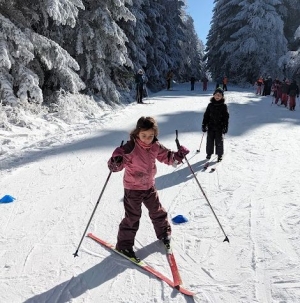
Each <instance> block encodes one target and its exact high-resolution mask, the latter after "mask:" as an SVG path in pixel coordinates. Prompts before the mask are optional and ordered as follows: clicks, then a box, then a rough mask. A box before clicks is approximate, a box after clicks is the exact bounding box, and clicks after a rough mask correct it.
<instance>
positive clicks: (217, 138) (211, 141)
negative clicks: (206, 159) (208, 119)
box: [206, 130, 224, 156]
mask: <svg viewBox="0 0 300 303" xmlns="http://www.w3.org/2000/svg"><path fill="white" fill-rule="evenodd" d="M214 146H215V147H216V154H217V155H218V156H222V155H223V153H224V144H223V134H222V131H221V130H208V131H207V139H206V154H207V155H212V154H213V153H214Z"/></svg>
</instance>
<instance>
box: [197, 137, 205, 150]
mask: <svg viewBox="0 0 300 303" xmlns="http://www.w3.org/2000/svg"><path fill="white" fill-rule="evenodd" d="M203 137H204V133H203V135H202V138H201V141H200V145H199V149H197V153H200V149H201V145H202V141H203Z"/></svg>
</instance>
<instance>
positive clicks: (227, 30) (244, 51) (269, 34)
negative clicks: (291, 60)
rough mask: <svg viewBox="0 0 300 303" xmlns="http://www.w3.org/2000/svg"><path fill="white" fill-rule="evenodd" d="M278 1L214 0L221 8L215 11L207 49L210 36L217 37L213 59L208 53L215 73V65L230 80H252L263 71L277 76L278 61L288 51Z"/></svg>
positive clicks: (216, 70) (216, 69) (211, 47)
mask: <svg viewBox="0 0 300 303" xmlns="http://www.w3.org/2000/svg"><path fill="white" fill-rule="evenodd" d="M280 3H281V2H280V1H278V0H266V1H264V2H262V1H260V0H243V1H238V0H231V1H227V3H225V2H224V1H223V0H222V1H217V3H216V8H217V9H219V10H220V11H219V12H218V11H217V10H215V12H214V21H215V20H216V22H215V24H214V25H213V26H214V27H213V26H212V30H211V32H212V34H211V36H210V37H209V42H210V49H209V51H210V50H211V49H213V46H212V43H213V40H212V38H213V35H214V36H215V37H216V36H217V41H215V42H216V45H217V46H216V48H217V50H216V51H212V55H213V56H212V58H211V57H210V54H208V60H209V67H210V68H211V70H212V72H213V73H214V75H216V74H217V73H218V72H219V70H218V68H217V66H222V67H223V70H225V72H226V74H227V75H229V77H231V79H235V80H238V81H249V82H252V81H253V80H254V79H255V78H256V77H257V76H258V75H259V74H266V73H268V74H273V75H275V76H279V74H280V73H281V70H280V68H279V66H278V60H279V58H280V57H281V56H282V55H283V54H284V53H285V52H286V50H287V41H286V39H285V37H284V33H283V21H282V19H281V16H280V14H279V13H278V11H277V9H278V5H279V4H280ZM224 12H226V13H227V14H226V15H225V13H224ZM232 14H234V15H235V16H234V17H233V16H232ZM221 33H222V35H221ZM218 46H220V47H219V50H218ZM218 55H219V56H218ZM214 59H215V61H214ZM219 69H220V68H219Z"/></svg>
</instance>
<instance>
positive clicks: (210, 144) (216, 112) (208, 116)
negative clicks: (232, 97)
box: [202, 88, 229, 162]
mask: <svg viewBox="0 0 300 303" xmlns="http://www.w3.org/2000/svg"><path fill="white" fill-rule="evenodd" d="M228 121H229V112H228V108H227V105H226V104H225V99H224V92H223V90H222V89H221V88H217V89H216V90H215V92H214V94H213V97H212V98H211V99H210V103H209V104H208V106H207V108H206V111H205V113H204V116H203V121H202V131H203V132H206V131H207V141H206V154H207V156H206V159H210V158H211V155H212V154H213V152H214V146H215V147H216V150H215V152H216V154H217V155H218V162H220V161H222V156H223V153H224V142H223V134H226V133H227V131H228Z"/></svg>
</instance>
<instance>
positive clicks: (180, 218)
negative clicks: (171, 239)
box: [172, 215, 189, 224]
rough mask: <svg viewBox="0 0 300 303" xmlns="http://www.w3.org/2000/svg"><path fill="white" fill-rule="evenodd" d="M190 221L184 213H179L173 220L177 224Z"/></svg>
mask: <svg viewBox="0 0 300 303" xmlns="http://www.w3.org/2000/svg"><path fill="white" fill-rule="evenodd" d="M188 221H189V220H188V219H187V218H186V217H184V216H183V215H178V216H176V217H174V218H173V219H172V222H173V223H175V224H180V223H186V222H188Z"/></svg>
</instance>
